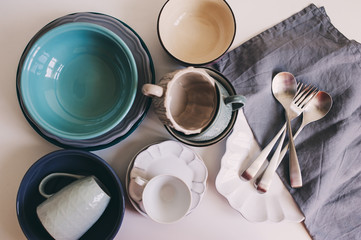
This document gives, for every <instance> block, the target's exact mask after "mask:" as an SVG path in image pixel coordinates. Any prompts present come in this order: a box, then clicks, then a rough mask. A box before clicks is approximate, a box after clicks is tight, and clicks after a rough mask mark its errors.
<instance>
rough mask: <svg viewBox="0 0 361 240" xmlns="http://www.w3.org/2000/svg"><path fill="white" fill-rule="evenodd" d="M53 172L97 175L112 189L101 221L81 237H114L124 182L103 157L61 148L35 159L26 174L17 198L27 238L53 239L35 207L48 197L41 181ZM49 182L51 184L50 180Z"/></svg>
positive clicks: (54, 187)
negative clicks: (122, 183)
mask: <svg viewBox="0 0 361 240" xmlns="http://www.w3.org/2000/svg"><path fill="white" fill-rule="evenodd" d="M53 172H65V173H73V174H79V175H94V176H95V177H97V178H98V179H99V180H100V181H101V182H102V183H103V184H104V185H105V187H106V188H107V189H108V190H109V192H110V195H111V200H110V202H109V205H108V206H107V208H106V210H105V212H104V213H103V215H102V216H101V217H100V218H99V220H98V221H97V222H96V223H95V224H94V225H93V226H92V227H91V228H90V229H89V230H88V231H87V232H86V233H85V234H84V235H83V237H82V238H81V239H113V238H114V237H115V235H116V234H117V233H118V231H119V228H120V226H121V223H122V221H123V217H124V211H125V202H124V191H123V187H122V185H121V182H120V180H119V178H118V176H117V174H116V173H115V172H114V170H113V169H112V168H111V167H110V165H109V164H108V163H107V162H105V161H104V160H103V159H102V158H100V157H98V156H96V155H94V154H92V153H89V152H86V151H82V150H58V151H55V152H52V153H49V154H47V155H45V156H43V157H42V158H40V159H39V160H38V161H37V162H35V163H34V164H33V165H32V166H31V167H30V168H29V170H28V171H27V172H26V174H25V175H24V177H23V179H22V181H21V183H20V187H19V189H18V195H17V199H16V213H17V216H18V221H19V224H20V226H21V228H22V230H23V232H24V234H25V236H26V237H27V238H28V239H32V240H35V239H39V240H40V239H41V240H47V239H53V238H52V237H51V236H50V235H49V234H48V232H47V231H46V230H45V229H44V227H43V226H42V224H41V222H40V220H39V219H38V217H37V214H36V207H37V206H38V205H39V204H40V203H41V202H43V201H44V200H45V198H44V197H43V196H42V195H40V193H39V190H38V186H39V183H40V181H41V180H42V179H43V178H44V177H45V176H47V175H49V174H50V173H53ZM68 183H69V182H65V181H58V182H56V183H54V184H52V187H51V186H50V188H52V189H48V190H47V191H49V192H56V191H57V190H59V189H60V188H62V187H64V186H65V185H66V184H68ZM49 185H50V183H49Z"/></svg>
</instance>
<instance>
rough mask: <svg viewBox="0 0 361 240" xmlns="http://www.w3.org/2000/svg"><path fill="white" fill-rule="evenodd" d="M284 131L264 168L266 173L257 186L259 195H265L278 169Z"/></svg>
mask: <svg viewBox="0 0 361 240" xmlns="http://www.w3.org/2000/svg"><path fill="white" fill-rule="evenodd" d="M285 136H286V131H284V132H283V134H282V137H281V140H280V142H279V144H278V146H277V148H276V151H275V152H274V154H273V156H272V158H271V160H270V162H269V164H268V167H267V168H266V171H265V172H264V173H263V175H262V178H261V180H260V181H259V183H258V184H257V190H258V192H260V193H265V192H267V191H268V189H269V187H270V186H271V182H272V179H273V175H274V174H275V172H276V169H277V167H278V162H279V157H280V152H281V149H282V145H283V142H284V140H285Z"/></svg>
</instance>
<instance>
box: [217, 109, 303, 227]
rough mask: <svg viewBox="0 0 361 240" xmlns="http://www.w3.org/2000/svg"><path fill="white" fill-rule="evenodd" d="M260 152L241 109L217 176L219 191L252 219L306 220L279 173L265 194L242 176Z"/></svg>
mask: <svg viewBox="0 0 361 240" xmlns="http://www.w3.org/2000/svg"><path fill="white" fill-rule="evenodd" d="M259 153H260V148H259V146H258V144H257V142H256V141H255V139H254V136H253V133H252V131H251V129H250V127H249V125H248V123H247V121H246V119H245V116H244V114H243V111H239V113H238V118H237V121H236V123H235V125H234V129H233V132H232V133H231V135H230V136H229V138H228V139H227V145H226V152H225V154H224V156H223V157H222V164H221V169H220V171H219V173H218V175H217V178H216V188H217V190H218V192H219V193H220V194H222V195H223V196H224V197H225V198H226V199H227V200H228V202H229V204H230V205H231V206H232V207H233V208H234V209H235V210H237V211H238V212H240V213H241V214H242V216H243V217H244V218H246V219H247V220H248V221H251V222H265V221H269V222H281V221H288V222H301V221H303V220H304V218H305V217H304V215H303V214H302V212H301V211H300V209H299V208H298V206H297V204H296V203H295V201H294V200H293V198H292V196H291V194H290V193H289V192H288V190H287V189H286V187H285V186H284V185H283V183H282V181H281V180H280V178H279V176H278V175H277V174H275V175H274V179H273V182H272V185H271V187H270V189H269V190H268V192H267V193H265V194H260V193H258V192H257V190H256V189H255V187H254V185H253V184H254V180H253V181H248V182H247V181H243V180H241V179H240V177H239V174H240V170H241V169H244V168H245V167H246V166H247V164H248V162H249V161H251V160H253V159H255V157H257V156H258V154H259ZM256 178H257V176H256ZM256 178H255V179H256Z"/></svg>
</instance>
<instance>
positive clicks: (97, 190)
mask: <svg viewBox="0 0 361 240" xmlns="http://www.w3.org/2000/svg"><path fill="white" fill-rule="evenodd" d="M56 177H72V178H76V179H78V180H76V181H74V182H72V183H71V184H69V185H67V186H65V187H64V188H62V189H61V190H60V191H58V192H56V193H54V194H47V193H46V192H45V186H46V185H47V183H48V182H49V181H50V180H52V179H54V178H56ZM39 192H40V194H41V195H43V196H44V197H45V198H47V200H45V201H44V202H43V203H41V204H40V205H39V206H38V207H37V209H36V213H37V215H38V217H39V220H40V222H41V223H42V225H43V226H44V228H45V229H46V230H47V231H48V233H49V234H50V235H51V236H52V237H53V238H55V239H79V238H80V237H81V236H82V235H83V234H84V233H86V232H87V231H88V230H89V228H90V227H91V226H93V224H94V223H95V222H96V221H97V220H98V219H99V218H100V216H101V215H102V214H103V212H104V210H105V209H106V207H107V205H108V203H109V201H110V196H109V194H108V193H107V190H106V189H105V187H104V186H103V184H102V183H100V182H99V180H98V179H97V178H96V177H94V176H87V177H84V176H80V175H74V174H67V173H52V174H50V175H48V176H46V177H45V178H44V179H43V180H42V181H41V183H40V185H39Z"/></svg>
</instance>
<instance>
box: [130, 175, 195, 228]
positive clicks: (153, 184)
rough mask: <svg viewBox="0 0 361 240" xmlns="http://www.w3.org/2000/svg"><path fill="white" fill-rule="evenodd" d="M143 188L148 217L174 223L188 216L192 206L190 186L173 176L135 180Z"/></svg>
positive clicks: (143, 200)
mask: <svg viewBox="0 0 361 240" xmlns="http://www.w3.org/2000/svg"><path fill="white" fill-rule="evenodd" d="M135 183H136V184H137V185H138V186H139V187H140V188H141V191H140V192H141V201H142V203H143V206H144V210H145V212H146V213H147V215H148V216H149V217H150V218H151V219H152V220H154V221H156V222H159V223H174V222H176V221H179V220H180V219H182V218H183V217H184V216H186V215H187V213H188V211H189V209H190V207H191V204H192V193H191V190H190V189H189V187H188V185H187V184H186V183H185V182H183V180H181V179H180V178H178V177H175V176H173V175H158V176H155V177H153V178H152V179H150V180H146V179H144V178H141V177H139V176H138V177H136V178H135Z"/></svg>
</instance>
